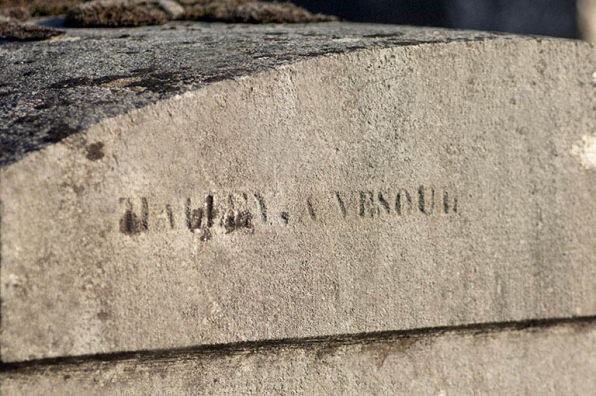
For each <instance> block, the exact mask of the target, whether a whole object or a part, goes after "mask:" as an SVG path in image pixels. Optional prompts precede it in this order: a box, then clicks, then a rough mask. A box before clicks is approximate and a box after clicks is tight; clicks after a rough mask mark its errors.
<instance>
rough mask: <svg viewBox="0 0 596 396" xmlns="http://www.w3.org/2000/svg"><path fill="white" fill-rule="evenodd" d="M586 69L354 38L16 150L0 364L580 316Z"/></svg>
mask: <svg viewBox="0 0 596 396" xmlns="http://www.w3.org/2000/svg"><path fill="white" fill-rule="evenodd" d="M595 70H596V53H595V52H594V50H593V48H592V47H591V46H590V45H588V44H585V43H576V42H566V41H548V40H534V39H529V38H516V39H503V40H491V41H482V42H479V41H475V42H450V43H435V44H426V45H417V46H406V47H395V48H385V49H372V48H371V49H370V50H366V51H360V52H355V53H349V54H342V55H334V56H329V57H323V56H321V57H314V58H313V59H310V60H308V61H304V62H301V63H297V64H293V65H290V66H284V67H276V68H274V69H271V70H268V71H266V72H262V73H259V74H256V75H253V76H250V77H244V78H239V79H236V80H229V81H222V82H218V83H216V84H213V85H210V86H207V87H204V88H202V89H200V90H197V91H193V92H190V93H186V94H184V95H180V96H176V97H173V98H171V99H167V100H162V101H160V102H157V103H156V104H154V105H151V106H148V107H145V108H143V109H140V110H137V111H134V112H130V113H128V114H124V115H121V116H118V117H116V118H113V119H109V120H105V121H103V122H101V123H99V124H97V125H95V126H93V127H91V128H89V129H87V130H86V131H84V132H83V133H79V134H75V135H73V136H71V137H69V138H67V139H65V140H63V141H62V142H60V143H57V144H54V145H51V146H49V147H46V148H45V149H43V150H41V151H37V152H35V153H32V154H30V155H29V156H27V157H25V158H24V159H21V160H20V161H18V162H16V163H14V164H12V165H9V166H7V167H5V168H3V169H2V171H1V172H2V173H1V177H2V179H1V180H2V188H1V190H0V200H1V202H2V225H1V226H2V300H3V306H2V359H3V360H4V361H17V360H26V359H33V358H43V357H51V356H66V355H81V354H92V353H100V352H116V351H125V350H142V349H166V348H179V347H187V346H193V345H201V344H214V343H231V342H237V341H242V340H261V339H272V338H295V337H311V336H321V335H332V334H345V333H361V332H371V331H382V330H399V329H412V328H418V327H432V326H449V325H455V324H467V323H479V322H492V321H513V320H524V319H532V318H548V317H568V316H582V315H594V314H596V307H595V306H594V304H593V301H595V299H596V287H595V286H596V276H595V275H596V263H595V257H596V243H594V240H595V239H594V232H595V231H594V227H593V224H594V223H595V220H596V211H595V210H594V209H595V207H594V206H595V203H594V200H593V197H594V193H596V178H595V177H596V174H595V173H594V170H593V169H591V167H590V166H589V158H590V155H589V153H590V147H589V141H591V140H590V139H592V138H591V136H592V133H593V132H594V131H595V130H596V128H595V127H596V119H595V118H594V116H593V108H594V105H596V103H594V102H595V101H596V99H595V98H596V96H594V90H595V87H594V86H593V85H592V73H593V72H594V71H595ZM586 142H588V143H586ZM586 158H588V159H587V160H586ZM586 161H588V162H586ZM587 164H588V165H587Z"/></svg>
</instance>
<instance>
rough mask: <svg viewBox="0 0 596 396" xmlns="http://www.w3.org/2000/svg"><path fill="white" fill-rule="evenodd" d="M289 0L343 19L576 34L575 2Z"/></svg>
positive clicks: (551, 0) (535, 0)
mask: <svg viewBox="0 0 596 396" xmlns="http://www.w3.org/2000/svg"><path fill="white" fill-rule="evenodd" d="M292 1H293V2H294V3H296V4H298V5H301V6H303V7H305V8H306V9H308V10H309V11H312V12H322V13H325V14H331V15H336V16H338V17H340V18H342V19H345V20H348V21H356V22H379V23H396V24H403V25H417V26H442V27H451V28H463V29H477V30H494V31H502V32H513V33H523V34H539V35H547V36H558V37H567V38H578V37H579V32H578V23H577V6H576V0H292ZM580 1H581V0H580ZM584 1H585V0H584Z"/></svg>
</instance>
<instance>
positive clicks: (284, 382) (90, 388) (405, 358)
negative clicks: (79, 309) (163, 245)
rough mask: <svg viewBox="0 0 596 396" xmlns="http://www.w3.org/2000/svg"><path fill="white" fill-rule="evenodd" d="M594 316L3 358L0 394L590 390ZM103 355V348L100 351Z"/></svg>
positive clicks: (577, 392)
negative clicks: (521, 325)
mask: <svg viewBox="0 0 596 396" xmlns="http://www.w3.org/2000/svg"><path fill="white" fill-rule="evenodd" d="M595 330H596V329H595V327H594V324H593V323H586V324H567V325H559V326H554V327H549V328H546V329H544V328H532V329H526V330H516V329H504V330H503V331H499V332H488V333H484V332H482V331H477V330H468V331H461V332H460V331H456V332H448V333H446V334H439V335H437V334H428V335H399V336H384V337H367V338H364V339H356V340H350V339H340V340H330V341H327V340H322V341H316V342H312V341H311V342H304V343H302V342H298V343H291V342H290V343H287V342H286V343H281V344H279V345H274V346H266V345H265V346H257V347H252V346H243V347H239V348H223V349H219V350H208V351H201V352H194V353H193V352H187V353H178V354H167V353H162V354H155V355H149V356H146V355H141V356H138V357H137V356H133V355H131V356H125V357H112V359H111V360H107V359H106V360H103V359H102V358H100V359H97V360H91V361H86V362H76V361H75V362H59V363H58V364H55V365H46V364H40V365H33V366H26V365H25V366H16V367H12V366H11V367H10V369H8V370H5V371H4V372H3V373H0V381H2V389H3V391H4V392H5V394H7V395H42V394H43V395H60V396H63V395H80V394H81V393H84V394H86V395H104V394H124V395H147V394H166V395H196V394H208V395H246V394H259V395H279V394H305V395H412V394H415V395H478V394H490V395H519V394H524V395H541V396H542V395H590V394H592V393H593V392H594V389H595V388H596V377H595V376H594V367H595V365H596V358H595V355H594V350H595V349H596V331H595ZM104 359H105V358H104Z"/></svg>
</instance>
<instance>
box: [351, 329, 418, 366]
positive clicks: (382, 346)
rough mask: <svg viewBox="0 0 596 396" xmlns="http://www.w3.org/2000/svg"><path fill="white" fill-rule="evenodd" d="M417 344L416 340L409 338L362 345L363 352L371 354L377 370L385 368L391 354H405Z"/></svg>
mask: <svg viewBox="0 0 596 396" xmlns="http://www.w3.org/2000/svg"><path fill="white" fill-rule="evenodd" d="M415 342H416V338H414V337H407V338H401V339H399V340H395V341H378V342H371V343H368V344H364V345H362V352H364V353H366V354H369V355H370V356H371V357H372V359H373V361H374V362H375V365H376V366H377V368H381V367H383V365H384V364H385V360H387V357H388V356H389V355H391V354H395V353H400V352H404V351H405V350H406V349H408V348H409V347H410V346H412V345H413V344H414V343H415Z"/></svg>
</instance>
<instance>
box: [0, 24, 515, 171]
mask: <svg viewBox="0 0 596 396" xmlns="http://www.w3.org/2000/svg"><path fill="white" fill-rule="evenodd" d="M50 22H55V21H50ZM46 23H47V22H46ZM514 37H519V36H512V35H503V34H500V33H484V32H474V31H457V30H446V29H436V28H412V27H402V26H391V25H374V24H353V23H317V24H297V25H279V24H268V25H245V24H222V23H198V22H173V23H169V24H167V25H165V26H153V27H142V28H134V29H131V28H122V29H68V30H67V34H66V35H64V36H61V37H58V38H55V39H52V40H46V41H40V42H9V41H0V167H3V166H5V165H7V164H10V163H13V162H14V161H16V160H18V159H19V158H22V157H23V156H24V155H25V154H26V153H28V152H31V151H35V150H38V149H40V148H43V147H45V146H47V145H49V144H52V143H55V142H58V141H60V140H62V139H64V138H65V137H67V136H69V135H72V134H74V133H77V132H78V131H81V130H83V129H86V128H88V127H89V126H91V125H93V124H95V123H97V122H99V121H101V120H103V119H105V118H110V117H114V116H117V115H120V114H123V113H127V112H129V111H130V110H133V109H136V108H141V107H145V106H147V105H148V104H151V103H155V102H157V101H158V100H160V99H166V98H169V97H172V96H175V95H178V94H181V93H184V92H187V91H191V90H195V89H198V88H201V87H203V86H205V85H207V84H210V83H213V82H217V81H221V80H225V79H231V78H234V77H238V76H243V75H249V74H252V73H256V72H259V71H264V70H267V69H272V68H275V67H278V66H282V65H287V64H291V63H296V62H299V61H302V60H306V59H309V58H313V57H316V56H324V55H332V54H341V53H347V52H351V51H357V50H372V49H379V48H388V47H395V46H409V45H420V44H427V43H442V42H450V41H454V40H456V41H475V40H487V39H511V38H514Z"/></svg>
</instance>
